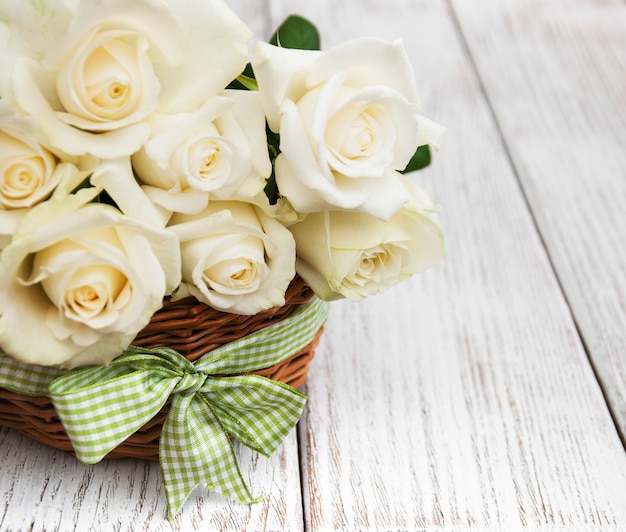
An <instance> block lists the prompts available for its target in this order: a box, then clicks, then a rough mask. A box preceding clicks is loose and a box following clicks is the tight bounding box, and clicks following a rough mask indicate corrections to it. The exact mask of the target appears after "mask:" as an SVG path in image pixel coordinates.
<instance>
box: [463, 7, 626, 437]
mask: <svg viewBox="0 0 626 532" xmlns="http://www.w3.org/2000/svg"><path fill="white" fill-rule="evenodd" d="M453 5H454V8H455V11H456V13H457V15H458V19H459V22H460V26H461V28H462V31H463V34H464V36H465V38H466V40H467V43H468V45H469V49H470V52H471V55H472V58H473V60H474V61H475V62H476V65H477V67H478V70H479V72H480V75H481V79H482V83H483V84H484V87H485V90H486V92H487V95H488V98H489V100H490V102H491V104H492V106H493V109H494V111H495V114H496V117H497V120H498V123H499V124H500V127H501V128H502V131H503V134H504V137H505V140H506V144H507V147H508V149H509V151H510V153H511V157H512V159H513V162H514V164H515V166H516V169H517V172H518V174H519V177H520V180H521V182H522V184H523V187H524V191H525V193H526V195H527V197H528V200H529V202H530V207H531V209H532V211H533V213H534V216H535V218H536V220H537V224H538V226H539V229H540V231H541V234H542V238H543V239H544V240H545V243H546V246H547V248H548V250H549V252H550V256H551V258H552V261H553V263H554V267H555V268H556V271H557V274H558V276H559V279H560V282H561V284H562V286H563V289H564V291H565V293H566V296H567V299H568V301H569V304H570V305H571V307H572V312H573V313H574V317H575V319H576V322H577V324H578V327H579V328H580V331H581V332H582V335H583V337H584V341H585V344H586V346H587V349H588V351H589V354H590V357H591V358H592V360H593V363H594V365H595V367H596V369H597V372H598V373H599V376H600V379H601V382H602V384H603V387H604V390H605V393H606V395H607V398H608V400H609V401H610V403H611V405H612V408H613V412H614V415H615V417H616V418H617V422H618V424H619V427H620V428H621V433H622V437H623V439H624V441H626V254H625V253H624V250H623V248H624V242H626V213H625V210H624V206H625V205H626V150H625V149H624V139H625V138H626V32H625V31H624V28H626V5H625V4H624V2H621V1H620V0H614V1H603V2H597V1H594V0H575V1H569V2H567V3H564V2H555V1H546V0H533V1H528V0H517V1H515V0H513V1H507V2H502V1H500V0H488V1H485V2H481V8H480V9H475V5H474V4H473V3H471V2H463V1H458V0H453Z"/></svg>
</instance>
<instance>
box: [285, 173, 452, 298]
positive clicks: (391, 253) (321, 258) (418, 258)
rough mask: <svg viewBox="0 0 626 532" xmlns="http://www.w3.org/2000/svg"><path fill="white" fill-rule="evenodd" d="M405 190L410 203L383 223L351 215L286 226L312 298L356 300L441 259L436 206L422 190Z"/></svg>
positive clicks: (319, 217)
mask: <svg viewBox="0 0 626 532" xmlns="http://www.w3.org/2000/svg"><path fill="white" fill-rule="evenodd" d="M406 186H407V188H408V189H409V190H411V200H410V201H409V202H408V203H407V204H406V205H404V206H403V207H402V209H401V210H400V211H398V212H397V213H396V214H394V215H393V216H392V217H391V218H390V219H389V220H387V221H382V220H379V219H377V218H374V217H372V216H369V215H367V214H363V213H357V212H322V213H313V214H309V215H308V216H307V217H306V218H305V219H304V220H303V221H302V222H300V223H297V224H295V225H293V226H291V227H290V230H291V232H292V233H293V235H294V238H295V240H296V250H297V251H296V252H297V256H298V258H297V261H296V270H297V272H298V274H299V275H300V276H301V277H302V278H303V279H304V280H305V281H306V282H307V283H308V284H309V286H311V288H313V290H314V291H315V292H316V294H317V295H318V296H320V297H321V298H323V299H327V300H332V299H339V298H343V297H345V298H348V299H350V300H352V301H359V300H361V299H363V298H365V297H368V296H372V295H374V294H378V293H380V292H383V291H385V290H387V289H388V288H390V287H391V286H393V285H394V284H396V283H398V282H400V281H403V280H405V279H407V278H409V277H410V276H411V275H413V274H415V273H418V272H420V271H422V270H424V269H426V268H429V267H430V266H432V265H434V264H435V263H436V262H437V261H439V260H440V259H441V257H442V256H443V234H442V232H441V227H440V224H439V219H438V216H437V214H436V207H435V206H434V205H433V204H432V201H431V199H430V197H429V196H428V194H427V193H426V192H425V191H423V190H422V189H420V188H418V187H416V186H415V185H412V184H407V185H406Z"/></svg>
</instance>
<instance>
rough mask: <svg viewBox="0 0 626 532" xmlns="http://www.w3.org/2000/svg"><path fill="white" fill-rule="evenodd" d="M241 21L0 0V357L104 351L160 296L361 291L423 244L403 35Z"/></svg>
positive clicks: (147, 316)
mask: <svg viewBox="0 0 626 532" xmlns="http://www.w3.org/2000/svg"><path fill="white" fill-rule="evenodd" d="M250 37H251V32H250V31H249V29H248V28H247V27H246V25H245V24H244V23H243V22H242V21H241V20H239V18H238V17H237V16H236V15H235V14H234V13H232V12H231V11H230V10H229V9H228V8H227V7H226V5H225V4H223V3H222V1H221V0H189V1H186V2H175V1H174V0H166V1H161V2H157V1H156V0H132V1H129V2H118V1H115V0H103V1H101V2H97V3H94V2H89V1H86V0H85V1H83V0H73V1H70V0H51V1H47V2H37V3H34V2H22V1H21V0H13V1H9V0H6V1H3V2H2V3H1V4H0V41H1V46H0V250H1V251H0V349H1V350H2V351H4V353H6V354H8V355H10V356H11V357H14V358H15V359H17V360H19V361H21V362H24V363H27V364H35V365H43V366H55V367H63V368H76V367H79V366H85V365H90V364H97V365H106V364H108V363H110V362H111V361H112V360H114V359H115V358H116V357H118V356H119V355H120V354H122V353H123V352H125V350H126V349H127V348H128V347H129V345H130V344H131V343H132V341H133V339H134V338H135V336H136V335H137V334H138V333H139V331H141V330H142V329H143V328H144V327H145V326H146V324H148V323H149V321H150V320H151V318H152V316H153V315H154V313H155V312H156V311H157V310H158V309H159V308H161V306H162V304H163V300H164V298H172V299H176V298H183V297H188V296H193V297H195V298H197V299H198V300H199V301H200V302H202V303H204V304H206V305H208V306H210V307H212V308H214V309H217V310H220V311H223V312H227V313H237V314H247V315H254V314H256V313H258V312H260V311H263V310H265V309H268V308H271V307H275V306H280V305H282V304H283V303H284V301H285V291H286V290H287V287H288V286H289V284H290V282H291V281H292V280H293V278H294V276H295V275H296V274H298V275H299V276H301V277H302V278H303V279H304V280H305V281H306V282H307V284H308V285H309V286H310V287H311V288H312V289H313V290H314V292H315V293H316V294H317V295H318V296H319V297H320V298H322V299H325V300H331V299H337V298H342V297H347V298H349V299H351V300H355V301H357V300H360V299H362V298H364V297H366V296H370V295H373V294H376V293H379V292H381V291H383V290H385V289H387V288H389V287H390V286H392V285H394V284H395V283H397V282H399V281H402V280H404V279H406V278H408V277H409V276H411V275H412V274H415V273H417V272H419V271H421V270H423V269H425V268H428V267H429V266H431V265H433V264H434V263H435V262H437V261H438V260H439V259H440V258H441V256H442V253H443V237H442V232H441V228H440V224H439V221H438V217H437V208H436V206H435V205H434V204H433V202H432V201H431V199H430V198H429V196H428V194H427V193H426V192H425V191H424V190H422V189H421V188H419V187H418V186H417V185H415V184H414V183H412V182H411V181H410V180H409V179H408V178H407V177H405V176H404V173H405V172H407V171H410V170H414V169H417V168H419V167H421V166H424V165H426V164H428V161H429V154H430V152H429V149H428V146H429V145H431V146H434V147H435V148H437V147H438V144H439V141H440V139H441V137H442V135H443V132H444V128H442V127H441V126H439V125H437V124H435V123H434V122H431V121H430V120H428V119H426V118H425V117H423V116H421V115H420V114H419V104H418V98H417V93H416V87H415V80H414V74H413V71H412V68H411V65H410V62H409V59H408V57H407V54H406V51H405V49H404V47H403V45H402V44H401V43H400V42H393V43H389V42H385V41H382V40H379V39H371V38H365V39H358V40H355V41H351V42H347V43H345V44H343V45H340V46H338V47H336V48H333V49H330V50H327V51H324V52H322V51H320V50H319V40H318V37H317V32H316V31H315V28H314V27H313V26H312V25H311V24H310V23H308V22H307V21H305V20H303V19H301V18H298V17H291V18H289V19H288V20H287V21H286V22H285V23H284V24H283V25H282V26H281V27H280V28H279V30H278V31H277V33H276V34H275V35H274V37H273V38H272V41H271V43H257V44H256V45H255V46H254V48H253V52H252V55H251V58H250V62H249V63H248V64H247V62H248V59H249V58H248V41H249V39H250Z"/></svg>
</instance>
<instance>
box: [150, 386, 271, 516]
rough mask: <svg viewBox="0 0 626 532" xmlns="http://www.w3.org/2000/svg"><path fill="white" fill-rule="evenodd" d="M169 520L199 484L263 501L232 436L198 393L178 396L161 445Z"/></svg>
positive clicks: (249, 500) (231, 496)
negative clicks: (248, 478) (252, 488)
mask: <svg viewBox="0 0 626 532" xmlns="http://www.w3.org/2000/svg"><path fill="white" fill-rule="evenodd" d="M159 459H160V460H159V461H160V464H161V475H162V478H163V484H164V486H165V495H166V499H167V514H168V519H170V520H172V519H173V518H174V517H175V516H176V514H178V512H179V511H180V510H181V508H182V507H183V504H184V503H185V501H186V500H187V498H188V497H189V495H190V494H191V492H192V491H193V490H194V489H195V488H196V487H197V486H198V485H199V484H205V485H206V486H207V488H209V489H213V490H215V491H218V492H220V493H221V494H222V495H224V496H225V497H227V498H229V499H234V500H236V501H238V502H240V503H242V504H249V503H252V502H259V501H260V500H261V499H262V497H258V498H255V497H254V496H253V495H252V493H251V491H250V489H249V488H248V486H247V485H246V483H245V481H244V479H243V476H242V475H241V471H240V470H239V465H238V463H237V458H236V457H235V452H234V450H233V447H232V444H231V441H230V438H229V436H228V434H227V433H226V431H225V430H224V428H223V427H222V425H221V424H220V421H219V419H218V417H217V415H216V414H215V412H214V411H213V409H212V408H211V406H210V405H209V403H208V402H207V401H206V400H204V398H203V397H202V396H201V394H199V393H192V394H179V395H176V396H175V397H174V400H173V401H172V406H171V409H170V413H169V415H168V416H167V419H166V420H165V423H164V424H163V432H162V433H161V440H160V444H159Z"/></svg>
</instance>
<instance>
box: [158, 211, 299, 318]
mask: <svg viewBox="0 0 626 532" xmlns="http://www.w3.org/2000/svg"><path fill="white" fill-rule="evenodd" d="M171 223H172V225H171V226H170V229H171V230H172V231H174V232H175V233H176V234H177V235H178V237H179V239H180V249H181V260H182V277H183V283H182V288H183V289H182V290H181V292H180V293H177V294H176V297H183V296H185V295H187V293H189V294H191V295H193V296H195V297H196V298H197V299H199V300H200V301H202V302H204V303H206V304H207V305H210V306H212V307H214V308H216V309H218V310H221V311H224V312H232V313H236V314H256V313H257V312H259V311H261V310H265V309H268V308H271V307H273V306H277V305H283V304H284V303H285V292H286V290H287V287H288V285H289V283H290V282H291V280H292V279H293V277H294V275H295V266H294V265H295V244H294V241H293V237H292V236H291V233H290V232H289V231H288V230H287V229H285V227H284V226H282V225H281V224H280V223H279V222H277V221H276V220H274V219H273V218H271V217H270V216H268V215H266V214H264V213H263V212H262V211H261V210H260V209H259V208H257V207H254V206H253V205H251V204H248V203H243V202H231V201H226V202H220V201H213V202H211V203H209V205H208V207H207V208H206V209H205V210H204V211H202V212H201V213H199V214H195V215H182V214H175V215H174V216H173V217H172V220H171Z"/></svg>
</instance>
